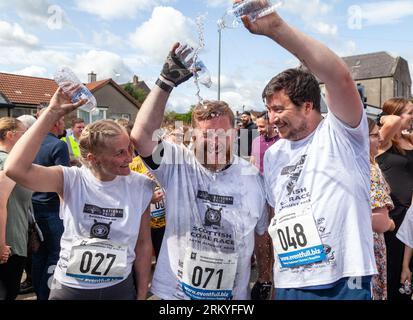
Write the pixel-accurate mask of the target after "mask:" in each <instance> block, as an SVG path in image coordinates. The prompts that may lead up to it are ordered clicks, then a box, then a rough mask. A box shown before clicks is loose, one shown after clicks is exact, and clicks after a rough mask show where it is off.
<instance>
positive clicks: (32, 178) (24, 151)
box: [4, 88, 86, 196]
mask: <svg viewBox="0 0 413 320" xmlns="http://www.w3.org/2000/svg"><path fill="white" fill-rule="evenodd" d="M85 102H86V100H80V101H78V102H77V103H71V102H70V98H69V97H68V96H67V95H66V94H64V93H63V91H62V90H61V89H60V88H59V89H58V90H57V91H56V92H55V94H54V95H53V97H52V99H51V100H50V104H49V106H48V107H47V109H46V110H45V111H44V112H43V113H42V114H41V116H40V117H39V119H38V120H37V121H36V122H35V123H34V124H33V126H31V127H30V129H29V130H28V131H26V133H25V134H24V135H23V136H22V137H21V138H20V139H19V141H17V143H16V144H15V145H14V147H13V149H12V150H11V152H10V154H9V156H8V158H7V160H6V164H5V167H4V172H5V173H6V175H7V176H8V177H9V178H11V179H12V180H14V181H16V183H18V184H20V185H22V186H24V187H26V188H28V189H31V190H34V191H39V192H57V193H58V194H59V195H60V196H62V194H63V172H62V170H61V169H60V168H59V167H57V166H54V167H43V166H39V165H35V164H33V163H32V162H33V160H34V158H35V157H36V154H37V152H38V151H39V148H40V145H41V143H42V141H43V139H44V137H45V136H46V134H47V133H48V132H49V131H50V129H51V128H52V127H53V125H54V124H55V123H56V122H57V121H58V120H59V119H60V118H61V117H63V116H64V115H65V114H67V113H69V112H71V111H73V110H75V109H76V108H78V107H79V106H81V105H82V104H84V103H85Z"/></svg>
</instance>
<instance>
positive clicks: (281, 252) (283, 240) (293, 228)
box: [268, 206, 326, 268]
mask: <svg viewBox="0 0 413 320" xmlns="http://www.w3.org/2000/svg"><path fill="white" fill-rule="evenodd" d="M268 231H269V233H270V235H271V238H272V240H273V245H274V248H275V251H276V252H277V255H278V259H279V261H280V263H281V266H282V267H283V268H291V267H296V266H301V265H306V264H310V263H314V262H319V261H323V260H324V259H325V258H326V255H325V252H324V248H323V245H322V243H321V239H320V236H319V234H318V231H317V227H316V225H315V222H314V218H313V215H312V213H311V207H310V206H297V207H293V208H292V209H288V210H284V211H283V212H282V214H279V215H278V216H276V217H274V218H273V219H272V221H271V224H270V227H269V228H268Z"/></svg>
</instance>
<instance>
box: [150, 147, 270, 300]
mask: <svg viewBox="0 0 413 320" xmlns="http://www.w3.org/2000/svg"><path fill="white" fill-rule="evenodd" d="M163 145H164V150H165V151H164V156H163V158H162V163H161V165H160V166H159V168H158V169H157V170H152V172H153V173H154V174H155V176H156V177H157V179H158V181H159V182H160V184H161V185H162V186H163V187H164V188H165V195H166V207H167V208H168V210H167V213H166V229H165V235H164V239H163V243H162V247H161V251H160V254H159V258H158V262H157V264H156V269H155V273H154V276H153V280H152V288H151V291H152V292H153V293H154V294H155V295H157V296H159V297H160V298H162V299H189V297H191V298H194V296H191V295H187V294H185V293H184V292H183V290H182V287H184V286H185V284H188V283H187V282H186V281H185V280H184V279H185V274H186V273H185V270H187V269H188V270H189V269H191V270H190V271H193V270H194V273H193V274H192V276H191V277H192V278H191V279H193V280H195V283H196V284H197V285H199V287H196V286H194V285H193V283H189V287H185V288H189V290H193V291H196V296H195V299H196V298H199V297H200V295H201V296H202V298H201V299H207V298H209V297H210V296H208V294H209V293H211V291H208V290H209V289H211V287H210V286H209V285H207V282H208V281H209V280H210V281H209V282H208V283H210V284H211V283H212V282H213V281H215V280H217V279H218V280H222V283H224V282H227V281H226V280H228V279H227V278H226V272H229V274H231V275H232V276H235V282H234V283H233V285H232V284H231V285H230V286H231V288H230V289H229V290H227V291H226V292H223V294H226V293H228V296H227V297H230V296H231V295H232V298H233V299H236V300H242V299H248V298H249V297H248V283H249V278H250V269H251V261H250V260H251V255H252V252H253V248H254V231H255V232H257V233H258V234H260V235H262V234H264V232H265V230H266V229H267V227H268V215H267V212H266V204H265V203H266V202H265V194H264V189H263V181H262V178H261V177H260V175H259V172H258V170H257V169H256V168H255V167H253V166H252V165H250V164H249V163H248V162H246V161H244V160H242V159H240V158H238V157H236V158H235V160H234V163H233V164H232V165H231V166H230V167H229V168H227V169H225V170H223V171H221V172H219V173H213V172H211V171H209V170H207V169H206V168H205V167H203V166H202V165H201V164H200V163H199V162H198V161H197V159H196V157H195V155H194V154H193V152H192V151H189V150H188V149H186V148H183V147H182V146H178V145H175V144H170V143H168V142H165V141H164V142H163ZM187 249H188V250H190V253H189V254H191V259H187V260H185V259H184V258H185V255H186V254H188V252H187ZM210 254H212V255H214V256H213V257H212V258H211V257H210V256H209V255H210ZM234 254H235V255H238V256H237V259H235V260H236V261H234V260H233V261H232V262H229V260H231V259H232V257H234ZM196 257H201V258H199V259H200V260H202V259H206V260H208V261H212V260H214V259H215V260H214V261H217V259H218V260H220V258H222V259H221V260H222V261H221V262H220V263H222V265H224V264H226V263H227V266H226V267H225V266H224V267H223V268H224V274H222V273H220V274H219V273H217V272H222V271H220V270H218V269H219V268H217V269H215V271H216V272H215V273H214V272H213V271H211V270H212V269H213V268H212V267H211V268H210V269H209V272H210V273H207V272H208V270H206V269H207V266H206V265H202V264H201V265H200V266H196V265H195V264H196V263H198V262H199V261H198V260H195V259H196ZM211 259H212V260H211ZM184 261H187V262H185V263H184ZM192 262H193V263H194V264H192ZM234 262H235V263H234ZM235 267H236V270H234V268H235ZM192 268H193V270H192ZM231 268H233V269H231ZM196 269H197V270H196ZM230 269H231V270H230ZM201 273H202V274H201ZM234 273H235V274H234ZM202 276H203V277H202ZM208 276H210V278H209V279H208ZM219 276H223V277H224V278H221V279H219ZM222 286H224V284H223V285H222ZM204 287H205V290H203V288H204ZM217 287H218V286H216V287H214V288H212V289H211V290H215V289H217ZM187 292H188V291H187ZM215 292H216V291H215Z"/></svg>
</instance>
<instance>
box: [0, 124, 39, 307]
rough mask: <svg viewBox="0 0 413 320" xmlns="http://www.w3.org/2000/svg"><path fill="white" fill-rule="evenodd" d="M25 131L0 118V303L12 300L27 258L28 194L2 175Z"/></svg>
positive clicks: (29, 191)
mask: <svg viewBox="0 0 413 320" xmlns="http://www.w3.org/2000/svg"><path fill="white" fill-rule="evenodd" d="M25 132H26V127H25V126H24V125H23V123H22V122H20V121H19V120H16V119H14V118H9V117H4V118H0V186H1V188H0V300H14V299H16V297H17V295H18V294H19V289H20V280H21V278H22V274H23V268H24V266H25V263H26V257H27V243H28V227H29V222H28V216H29V214H28V212H29V210H30V209H31V207H32V202H31V199H32V191H31V190H29V189H27V188H25V187H23V186H22V185H21V184H18V183H17V184H16V182H14V181H13V180H11V179H10V178H8V177H7V176H6V175H5V173H4V164H5V161H6V159H7V158H8V155H9V153H10V151H11V150H12V149H13V147H14V145H15V144H16V142H17V141H18V140H19V139H20V138H21V137H22V136H23V134H24V133H25Z"/></svg>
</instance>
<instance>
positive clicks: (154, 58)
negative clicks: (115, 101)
mask: <svg viewBox="0 0 413 320" xmlns="http://www.w3.org/2000/svg"><path fill="white" fill-rule="evenodd" d="M230 7H231V1H230V0H89V1H83V0H72V1H68V0H67V1H53V0H31V1H26V0H14V1H10V0H0V50H1V54H0V72H7V73H15V74H22V75H29V76H36V77H46V78H52V77H53V73H54V72H55V70H56V69H57V68H58V67H59V66H62V65H65V66H69V67H70V68H72V69H73V70H74V71H75V73H76V74H77V75H78V77H79V78H80V79H81V80H82V81H84V82H87V74H88V73H89V72H91V71H93V72H95V73H96V74H97V79H98V80H103V79H107V78H112V79H113V80H114V81H116V82H117V83H119V84H123V83H126V82H130V81H132V78H133V75H137V76H138V77H139V79H140V80H143V81H145V82H146V84H147V85H148V86H149V87H150V88H151V87H153V85H154V83H155V81H156V79H157V77H158V75H159V73H160V70H161V68H162V65H163V62H164V60H165V57H166V56H167V54H168V51H169V50H170V48H171V47H172V45H173V43H174V42H176V41H181V42H186V43H189V44H192V45H194V46H199V45H200V43H202V42H203V44H204V46H203V48H202V49H201V50H200V52H199V59H200V60H202V61H203V62H204V64H205V65H206V67H207V69H208V71H209V73H210V75H211V79H212V82H213V84H212V86H211V88H206V87H204V86H202V85H201V87H200V90H201V91H200V96H201V97H202V98H203V99H209V100H216V99H217V97H218V95H217V92H218V61H219V50H218V48H219V37H218V35H219V33H218V26H217V21H218V20H219V19H220V18H221V17H222V16H223V15H224V13H225V12H226V11H227V10H228V8H230ZM278 13H279V14H280V16H281V17H282V18H283V19H284V20H285V21H286V22H287V23H289V24H290V25H292V26H294V27H296V28H297V29H299V30H301V31H303V32H305V33H307V34H309V35H310V36H312V37H314V38H316V39H317V40H319V41H321V42H322V43H324V44H326V45H327V46H328V47H330V48H331V49H332V50H333V51H335V52H336V53H337V54H338V55H340V56H349V55H355V54H365V53H372V52H378V51H387V52H388V53H390V54H392V55H393V56H401V57H403V58H404V59H406V60H407V61H408V62H409V67H410V72H411V75H412V77H413V0H411V1H405V0H402V1H398V0H396V1H352V0H351V1H350V0H349V1H345V0H285V1H284V3H283V5H282V6H281V7H280V8H279V9H278ZM221 35H222V37H221V55H220V58H221V100H223V101H226V102H227V103H229V105H230V106H231V107H232V108H233V110H237V111H241V110H243V109H245V110H250V109H254V110H264V105H263V103H262V101H261V98H260V97H261V92H262V90H263V88H264V87H265V85H266V83H267V82H268V81H269V80H270V79H271V78H272V77H273V76H275V75H276V74H277V73H279V72H280V71H282V70H284V69H287V68H290V67H295V66H297V65H298V61H297V59H296V58H295V57H294V56H293V55H291V54H290V53H289V52H287V51H286V50H285V49H283V48H282V47H280V46H278V45H277V44H276V43H275V42H273V41H272V40H270V39H268V38H266V37H263V36H256V35H252V34H250V33H249V32H248V31H247V30H246V29H245V28H244V27H243V26H240V27H238V28H235V29H234V28H224V29H222V31H221ZM202 40H203V41H202ZM332 72H333V70H332ZM196 93H197V88H196V86H195V84H194V82H193V80H192V79H190V80H188V81H187V82H186V83H184V84H181V85H180V86H179V87H178V88H176V89H175V90H174V91H173V92H172V95H171V97H170V99H169V101H168V105H167V108H168V110H174V111H176V112H186V111H188V109H189V107H190V106H191V105H193V104H196V103H197V102H198V97H197V96H196Z"/></svg>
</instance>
